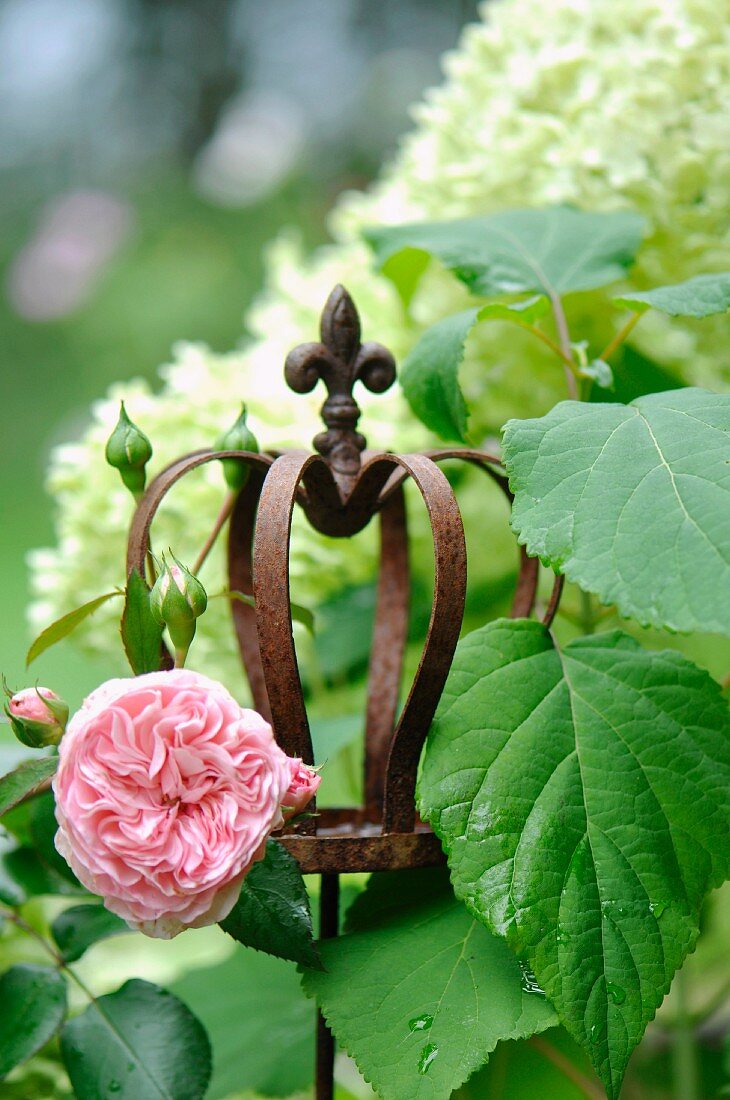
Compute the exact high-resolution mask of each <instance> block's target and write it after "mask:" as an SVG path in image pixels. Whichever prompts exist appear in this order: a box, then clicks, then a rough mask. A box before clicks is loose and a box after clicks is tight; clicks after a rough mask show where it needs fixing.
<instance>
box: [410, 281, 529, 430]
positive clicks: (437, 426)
mask: <svg viewBox="0 0 730 1100" xmlns="http://www.w3.org/2000/svg"><path fill="white" fill-rule="evenodd" d="M548 308H549V305H548V301H547V299H546V298H545V297H543V296H537V297H533V298H528V299H523V300H521V301H518V302H488V303H487V304H486V305H484V306H480V307H478V308H475V309H467V310H464V311H463V312H462V313H455V314H453V315H452V316H451V317H445V318H444V319H443V320H441V321H437V323H436V324H435V325H432V326H431V328H429V329H426V331H425V332H424V334H423V336H422V337H421V339H420V340H419V341H418V343H417V344H416V345H415V347H414V348H413V349H412V351H411V352H410V353H409V354H408V355H407V356H406V359H405V361H404V363H403V366H402V367H401V370H400V375H399V378H400V384H401V387H402V389H403V393H404V395H405V398H406V400H407V401H408V404H409V405H410V406H411V408H412V410H413V412H414V413H415V415H416V416H417V417H418V419H419V420H420V421H421V422H422V423H423V424H425V425H426V427H427V428H430V429H431V431H432V432H435V433H436V435H439V436H441V438H442V439H456V440H459V441H460V442H465V441H466V426H467V419H468V409H467V405H466V401H465V400H464V395H463V393H462V392H461V387H460V386H459V366H460V365H461V361H462V359H463V358H464V345H465V343H466V340H467V337H468V336H469V333H470V332H471V330H472V329H473V328H474V326H475V325H476V324H478V323H479V322H480V321H488V320H501V321H504V320H510V321H516V322H518V323H522V324H530V323H531V322H532V321H534V320H536V319H537V318H538V317H540V316H542V314H544V313H545V311H546V310H547V309H548Z"/></svg>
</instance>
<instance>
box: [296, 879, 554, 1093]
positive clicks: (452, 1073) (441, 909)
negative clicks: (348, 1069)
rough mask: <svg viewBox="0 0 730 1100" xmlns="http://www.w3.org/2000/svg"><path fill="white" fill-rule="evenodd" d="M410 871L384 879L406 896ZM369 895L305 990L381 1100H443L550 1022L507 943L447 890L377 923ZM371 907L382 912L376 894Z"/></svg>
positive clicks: (550, 1013) (325, 948)
mask: <svg viewBox="0 0 730 1100" xmlns="http://www.w3.org/2000/svg"><path fill="white" fill-rule="evenodd" d="M408 874H409V873H408V872H406V873H404V874H401V875H396V874H392V873H391V874H388V876H387V884H386V887H387V890H388V891H390V892H391V893H392V894H394V895H397V896H400V897H407V896H408V890H409V888H410V887H409V883H408ZM378 877H380V876H378ZM368 892H369V891H368V890H366V893H365V896H364V897H361V898H359V899H358V901H357V903H356V904H357V909H358V918H359V920H360V921H364V924H365V929H366V930H364V931H360V932H353V933H349V934H347V935H344V936H341V937H339V938H338V939H336V940H326V941H324V942H322V943H321V945H320V949H321V952H322V958H323V961H324V964H325V967H326V970H325V971H318V972H316V971H307V972H306V973H305V974H304V978H303V984H304V989H305V992H307V993H309V994H310V995H311V996H314V997H316V999H317V1003H318V1004H319V1006H320V1007H321V1009H322V1011H323V1012H324V1014H325V1017H326V1019H327V1022H328V1023H329V1025H330V1027H331V1028H332V1030H333V1032H334V1034H335V1037H336V1038H337V1041H338V1042H339V1043H340V1045H341V1046H342V1047H344V1048H345V1050H347V1052H348V1053H349V1054H350V1055H351V1056H352V1057H353V1058H354V1059H355V1062H356V1063H357V1065H358V1068H359V1069H360V1072H361V1073H362V1074H363V1076H364V1077H365V1079H366V1080H367V1081H369V1082H370V1083H371V1084H372V1085H373V1087H374V1089H375V1090H376V1091H377V1093H378V1095H379V1096H381V1097H383V1100H447V1098H448V1097H449V1096H451V1093H452V1091H453V1090H454V1089H455V1088H457V1087H458V1086H459V1085H460V1084H462V1083H463V1082H464V1081H465V1080H466V1079H467V1078H468V1077H469V1076H470V1074H472V1073H473V1072H474V1070H476V1069H478V1068H479V1067H480V1066H482V1065H483V1064H484V1063H485V1062H486V1060H487V1058H488V1057H489V1054H490V1052H491V1051H492V1050H493V1049H494V1047H495V1046H496V1045H497V1043H498V1042H499V1041H500V1040H501V1039H508V1038H521V1037H524V1036H527V1035H532V1034H534V1033H535V1032H538V1031H542V1030H544V1029H545V1028H547V1027H551V1026H553V1025H554V1024H555V1022H556V1016H555V1013H554V1010H553V1009H552V1007H551V1006H550V1005H549V1004H548V1002H547V1000H546V999H545V997H544V995H542V994H541V993H534V992H533V993H528V992H526V991H525V989H523V977H522V972H521V970H520V965H519V963H518V962H517V959H516V958H515V957H514V956H513V955H512V954H511V952H510V951H509V949H508V947H507V945H506V944H505V943H504V942H503V941H502V940H500V939H498V938H497V937H495V936H492V935H490V933H489V932H487V930H486V929H485V928H484V927H483V926H482V924H480V923H479V921H476V920H474V918H473V917H472V916H471V915H470V914H469V913H468V912H467V910H466V909H465V908H464V906H463V905H462V904H461V903H460V902H458V901H457V900H456V899H455V898H454V896H453V893H452V892H451V891H450V890H448V892H445V891H443V890H441V891H438V892H437V894H436V897H435V898H434V897H432V898H431V899H430V900H427V901H424V900H423V899H421V900H419V901H418V902H417V903H416V904H414V905H411V906H406V907H405V908H404V909H402V910H401V911H400V912H398V911H396V912H395V913H394V914H393V915H392V916H390V918H389V917H388V914H387V913H386V914H385V917H386V919H385V920H384V921H383V922H382V923H379V924H378V925H377V926H375V927H372V926H371V922H370V921H369V920H368V919H367V903H368ZM374 905H375V909H376V913H377V914H378V915H380V914H381V910H382V898H381V897H377V898H376V899H375V901H374Z"/></svg>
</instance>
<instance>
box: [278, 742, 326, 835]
mask: <svg viewBox="0 0 730 1100" xmlns="http://www.w3.org/2000/svg"><path fill="white" fill-rule="evenodd" d="M289 768H290V772H291V778H290V782H289V788H288V790H287V792H286V794H285V795H284V804H283V806H282V807H281V809H282V813H283V814H284V820H285V821H288V820H289V818H290V817H296V815H297V814H300V813H301V812H302V810H304V809H305V807H306V806H308V805H309V803H310V802H311V800H312V798H313V797H314V793H315V791H316V790H317V787H318V786H319V785H320V783H321V782H322V776H321V775H320V774H319V772H316V771H315V770H314V768H310V767H309V765H308V764H305V763H303V761H301V760H300V759H299V758H298V757H289Z"/></svg>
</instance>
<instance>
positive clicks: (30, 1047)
mask: <svg viewBox="0 0 730 1100" xmlns="http://www.w3.org/2000/svg"><path fill="white" fill-rule="evenodd" d="M0 1004H1V1005H2V1012H0V1077H4V1076H5V1074H6V1073H9V1072H10V1070H11V1069H13V1067H14V1066H17V1065H20V1063H21V1062H25V1061H26V1059H28V1058H30V1057H31V1055H33V1054H35V1052H36V1051H37V1050H40V1048H41V1047H42V1046H44V1045H45V1043H47V1042H48V1040H49V1039H50V1038H51V1036H52V1035H54V1034H55V1033H56V1032H57V1031H58V1029H59V1027H60V1026H61V1023H62V1022H63V1018H64V1016H65V1015H66V982H65V980H64V978H63V977H62V976H61V975H60V974H59V973H58V971H57V970H54V969H52V968H51V967H48V966H12V967H11V968H10V970H6V971H5V973H4V974H3V975H2V977H0Z"/></svg>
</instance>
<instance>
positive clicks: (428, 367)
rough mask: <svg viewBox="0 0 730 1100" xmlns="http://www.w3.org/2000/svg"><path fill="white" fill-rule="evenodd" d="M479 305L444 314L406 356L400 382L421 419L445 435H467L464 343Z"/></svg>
mask: <svg viewBox="0 0 730 1100" xmlns="http://www.w3.org/2000/svg"><path fill="white" fill-rule="evenodd" d="M479 313H480V310H479V309H467V310H464V312H463V313H455V314H454V315H453V316H451V317H445V318H444V319H443V321H438V322H437V323H436V324H435V325H432V326H431V328H429V329H426V331H425V332H424V334H423V336H422V337H421V339H420V340H419V341H418V343H417V344H416V346H415V347H414V348H413V350H412V351H411V352H410V353H409V355H408V356H407V357H406V359H405V362H404V363H403V366H402V367H401V370H400V375H399V377H400V384H401V387H402V389H403V393H404V395H405V397H406V400H407V401H408V404H409V405H410V406H411V408H412V409H413V412H414V413H415V414H416V416H417V417H418V419H419V420H421V421H422V422H423V423H424V424H425V425H426V427H427V428H430V429H431V431H433V432H435V433H436V434H437V435H440V436H441V438H442V439H458V440H460V441H462V442H463V441H464V440H465V438H466V422H467V417H468V414H467V408H466V402H465V401H464V395H463V394H462V392H461V388H460V386H459V379H458V371H459V364H460V363H461V360H462V359H463V358H464V344H465V342H466V338H467V336H468V335H469V333H470V332H471V330H472V328H473V327H474V325H475V324H476V323H477V321H478V320H479Z"/></svg>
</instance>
